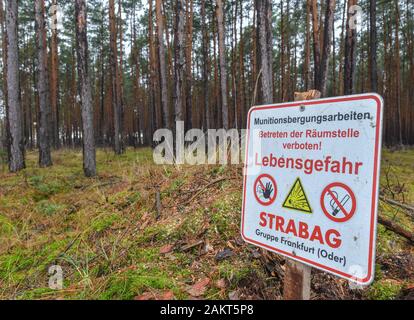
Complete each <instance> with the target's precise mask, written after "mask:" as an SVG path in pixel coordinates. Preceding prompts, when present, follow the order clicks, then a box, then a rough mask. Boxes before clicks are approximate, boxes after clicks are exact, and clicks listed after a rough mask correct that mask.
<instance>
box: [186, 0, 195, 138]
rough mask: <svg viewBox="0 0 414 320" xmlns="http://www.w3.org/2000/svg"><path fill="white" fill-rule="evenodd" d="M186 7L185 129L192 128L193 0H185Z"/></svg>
mask: <svg viewBox="0 0 414 320" xmlns="http://www.w3.org/2000/svg"><path fill="white" fill-rule="evenodd" d="M186 8H187V10H186V11H187V12H186V16H187V19H186V21H187V22H186V28H187V40H186V43H185V99H186V102H185V122H186V124H185V128H186V130H189V129H192V128H193V84H192V83H193V74H192V67H193V66H192V54H193V14H194V13H193V0H187V6H186Z"/></svg>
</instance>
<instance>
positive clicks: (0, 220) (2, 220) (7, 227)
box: [0, 215, 14, 237]
mask: <svg viewBox="0 0 414 320" xmlns="http://www.w3.org/2000/svg"><path fill="white" fill-rule="evenodd" d="M13 230H14V226H13V223H12V222H11V220H10V219H8V218H7V217H5V216H3V215H0V237H5V236H8V235H11V234H12V233H13Z"/></svg>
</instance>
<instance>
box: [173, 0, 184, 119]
mask: <svg viewBox="0 0 414 320" xmlns="http://www.w3.org/2000/svg"><path fill="white" fill-rule="evenodd" d="M175 11H176V19H175V32H174V33H175V34H174V97H173V100H174V112H175V121H183V120H184V114H183V112H184V107H183V106H184V101H183V78H184V66H185V57H184V22H185V19H184V18H185V17H184V0H176V8H175Z"/></svg>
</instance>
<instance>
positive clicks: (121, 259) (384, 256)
mask: <svg viewBox="0 0 414 320" xmlns="http://www.w3.org/2000/svg"><path fill="white" fill-rule="evenodd" d="M97 157H98V161H97V163H98V176H97V177H96V178H94V179H88V178H85V177H84V176H83V171H82V167H81V163H82V161H81V158H82V152H81V151H80V150H60V151H56V152H54V153H53V160H54V166H53V167H51V168H47V169H39V168H38V166H37V154H36V153H35V152H29V153H28V154H27V169H25V170H23V171H22V172H20V173H18V174H9V173H6V171H3V172H2V173H0V298H2V299H6V298H7V299H187V298H204V299H228V298H230V299H238V298H240V299H250V298H256V299H280V298H281V297H282V287H283V286H282V283H283V270H284V261H283V259H282V258H280V257H279V256H276V255H273V254H270V253H268V252H263V251H261V250H259V249H257V248H255V247H252V246H250V245H246V244H245V243H244V242H243V241H242V240H241V239H240V236H239V223H240V209H241V208H240V206H241V188H242V179H241V177H242V168H241V166H229V167H222V166H193V167H190V166H156V165H154V164H153V163H152V153H151V150H150V149H138V150H133V149H129V150H128V151H127V152H126V153H125V154H123V155H121V156H115V155H113V153H112V151H111V150H100V151H99V152H98V155H97ZM413 163H414V151H413V150H406V151H398V152H391V151H389V150H386V151H384V155H383V166H382V177H381V195H382V196H383V197H385V198H389V199H394V200H396V201H399V202H404V203H408V204H410V203H411V204H412V203H414V184H413V181H414V166H413ZM157 193H159V194H160V198H161V209H160V210H158V209H157V205H156V194H157ZM380 214H381V215H384V216H385V217H387V218H389V219H392V220H393V221H395V222H396V223H398V224H399V225H401V226H402V227H404V228H405V229H407V230H411V231H412V230H414V223H413V219H412V216H411V217H410V216H409V215H407V214H406V212H405V211H404V210H403V209H401V208H399V207H396V206H392V205H390V204H388V203H386V202H381V203H380ZM51 265H59V266H61V267H62V270H63V276H64V282H63V284H64V285H63V288H62V289H61V290H52V289H49V274H48V269H49V267H50V266H51ZM413 286H414V255H413V247H412V246H411V245H410V244H409V242H408V241H407V240H406V239H404V238H402V237H400V236H398V235H396V234H395V233H393V232H392V231H389V230H387V229H385V228H384V227H383V226H381V225H379V227H378V242H377V272H376V280H375V282H374V284H373V285H372V286H370V287H369V288H366V289H363V290H351V289H350V288H349V285H348V283H347V282H346V281H344V280H340V279H338V278H335V277H333V276H330V275H327V274H325V273H322V272H318V271H315V272H313V281H312V298H313V299H399V298H406V297H408V296H410V295H411V296H412V295H413V293H412V292H413Z"/></svg>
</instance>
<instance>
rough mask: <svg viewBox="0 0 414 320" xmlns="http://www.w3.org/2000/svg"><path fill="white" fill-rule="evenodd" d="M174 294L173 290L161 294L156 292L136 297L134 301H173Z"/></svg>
mask: <svg viewBox="0 0 414 320" xmlns="http://www.w3.org/2000/svg"><path fill="white" fill-rule="evenodd" d="M173 298H174V293H173V292H172V291H171V290H168V291H164V292H162V293H161V294H157V293H154V292H144V293H143V294H141V295H139V296H136V297H135V298H134V300H172V299H173Z"/></svg>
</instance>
